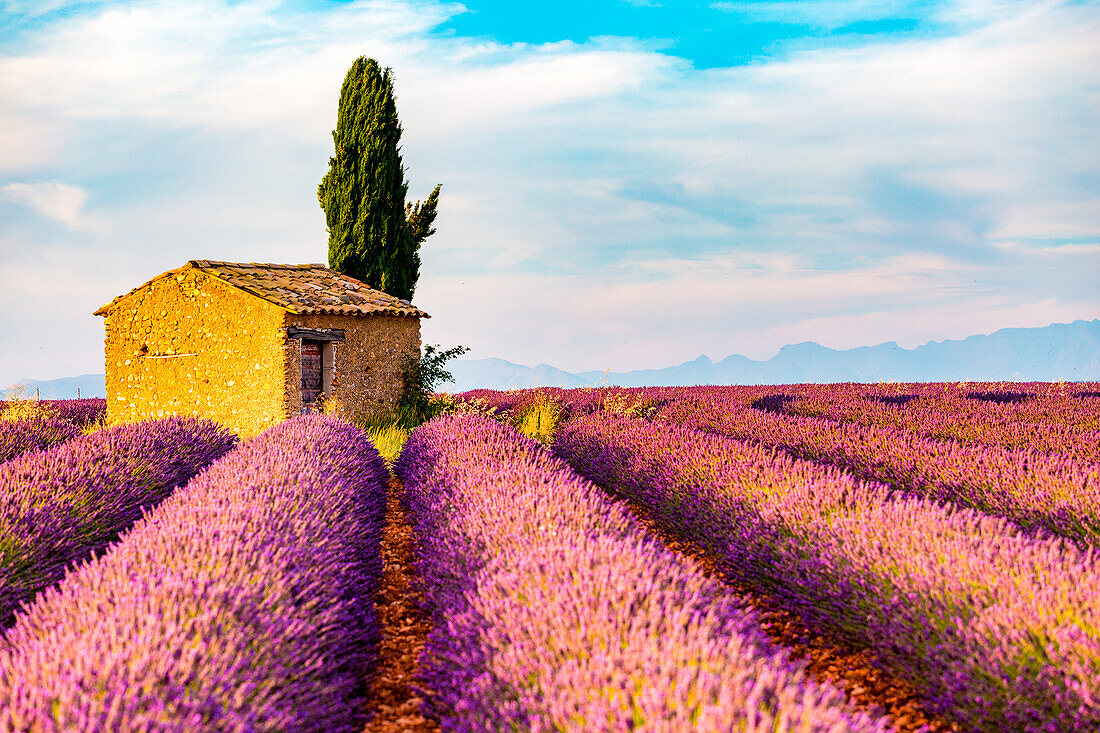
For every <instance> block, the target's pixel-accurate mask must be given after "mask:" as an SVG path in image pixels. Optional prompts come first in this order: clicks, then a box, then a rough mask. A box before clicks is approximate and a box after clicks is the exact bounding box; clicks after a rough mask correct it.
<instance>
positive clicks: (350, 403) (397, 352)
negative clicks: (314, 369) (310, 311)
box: [283, 313, 420, 420]
mask: <svg viewBox="0 0 1100 733" xmlns="http://www.w3.org/2000/svg"><path fill="white" fill-rule="evenodd" d="M291 326H296V327H298V328H310V329H341V330H343V332H344V341H343V342H336V343H335V346H334V347H333V348H334V349H335V353H334V355H333V362H334V363H333V369H334V373H333V382H332V395H331V396H330V399H331V400H332V401H334V404H335V405H336V412H337V414H340V415H343V416H344V417H347V418H348V419H351V420H362V419H368V418H371V417H374V416H377V415H383V414H388V413H392V411H393V410H394V408H395V407H397V402H398V400H399V398H400V397H401V389H402V383H401V372H402V370H403V368H404V364H405V360H406V359H407V358H409V357H412V358H419V356H420V321H419V319H417V318H412V317H409V316H392V315H382V314H378V315H370V316H350V315H327V314H319V315H293V314H290V313H287V314H286V316H285V320H284V323H283V327H284V329H285V328H289V327H291ZM284 333H285V331H284ZM300 346H301V342H300V341H299V340H298V339H291V338H286V339H285V340H284V343H283V348H284V352H285V354H286V361H285V365H286V371H285V374H286V377H285V384H286V391H285V404H286V409H287V412H288V414H291V415H295V414H297V413H298V412H299V411H300V410H301V409H302V395H301V378H302V366H301V360H300V358H301V357H300V351H299V350H300Z"/></svg>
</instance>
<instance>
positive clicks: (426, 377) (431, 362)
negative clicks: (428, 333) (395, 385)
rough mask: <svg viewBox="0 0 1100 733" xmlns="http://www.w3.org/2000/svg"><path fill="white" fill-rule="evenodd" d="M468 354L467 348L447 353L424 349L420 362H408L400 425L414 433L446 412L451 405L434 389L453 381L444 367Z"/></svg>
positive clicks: (403, 378)
mask: <svg viewBox="0 0 1100 733" xmlns="http://www.w3.org/2000/svg"><path fill="white" fill-rule="evenodd" d="M469 350H470V349H469V348H467V347H465V346H454V347H452V348H450V349H447V350H446V351H440V350H439V346H425V347H424V353H423V354H422V355H421V356H420V358H419V359H416V358H411V359H409V360H408V361H406V362H405V368H404V370H403V373H402V381H403V382H404V388H403V390H402V393H401V400H400V401H399V402H398V404H397V423H398V424H399V425H401V426H402V427H404V428H408V429H411V428H414V427H416V426H417V425H419V424H420V423H423V422H427V421H428V420H431V419H432V418H433V417H435V416H436V415H440V414H443V413H444V412H446V411H447V407H448V403H447V402H446V401H445V400H443V399H441V398H439V397H436V396H435V388H436V387H438V386H439V385H440V384H443V383H444V382H448V381H450V379H451V373H450V372H448V371H447V370H446V369H445V368H444V367H443V365H444V364H446V363H447V362H448V361H450V360H451V359H454V358H455V357H456V356H461V355H462V354H465V353H466V352H467V351H469Z"/></svg>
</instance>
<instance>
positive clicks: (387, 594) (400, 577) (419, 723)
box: [363, 478, 439, 733]
mask: <svg viewBox="0 0 1100 733" xmlns="http://www.w3.org/2000/svg"><path fill="white" fill-rule="evenodd" d="M401 490H402V489H401V484H400V482H398V481H397V479H395V478H391V479H390V493H389V499H388V503H387V506H386V528H385V530H384V532H383V535H382V586H381V588H380V589H379V596H378V604H377V608H378V615H379V621H380V622H381V624H382V643H381V647H380V649H379V667H378V671H377V674H376V676H375V678H374V682H373V684H372V686H371V692H370V697H369V699H368V706H369V709H370V710H373V711H375V713H374V717H373V718H371V720H370V721H369V722H368V723H367V725H366V727H365V728H364V729H363V733H397V732H399V731H400V732H401V733H428V732H429V731H430V732H432V733H434V732H435V731H438V730H439V725H438V724H437V723H436V722H435V721H433V720H429V719H427V718H425V717H423V716H422V715H421V714H420V696H419V693H418V692H417V690H416V688H415V686H414V682H415V679H416V675H417V671H418V669H419V660H420V653H421V652H422V651H423V649H424V644H425V642H426V641H427V638H428V632H429V630H430V626H429V623H428V620H427V618H426V616H425V615H424V614H422V613H421V611H420V604H419V600H420V599H419V598H418V597H417V593H416V592H415V589H414V586H413V583H412V581H413V579H414V578H415V577H416V568H415V567H414V566H413V548H412V527H411V526H410V525H409V522H408V520H407V518H406V517H405V511H404V509H403V508H402V507H401V501H400V495H401Z"/></svg>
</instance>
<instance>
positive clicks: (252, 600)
mask: <svg viewBox="0 0 1100 733" xmlns="http://www.w3.org/2000/svg"><path fill="white" fill-rule="evenodd" d="M386 482H387V473H386V468H385V465H384V463H383V461H382V458H381V457H380V456H379V455H378V452H377V451H376V450H375V449H374V447H373V445H371V443H370V441H369V440H368V438H367V436H366V435H365V434H364V433H363V432H361V431H360V430H358V429H356V428H354V427H353V426H351V425H350V424H348V423H346V422H343V421H341V420H338V419H336V418H333V417H325V416H315V415H311V416H303V417H299V418H295V419H293V420H289V421H287V422H285V423H282V424H280V425H278V426H276V427H274V428H272V429H270V430H268V431H267V432H266V433H263V434H261V435H260V436H257V437H256V438H254V439H252V440H250V441H248V442H247V443H245V444H244V445H242V446H241V447H240V448H239V449H238V450H236V451H233V452H232V453H230V454H229V455H227V456H225V457H224V458H222V459H221V460H219V461H218V462H217V463H215V464H214V465H213V466H212V467H211V468H210V469H209V470H207V471H206V472H204V473H202V474H201V475H199V476H198V477H196V478H195V479H194V480H192V481H191V482H190V483H189V484H188V485H187V486H185V487H183V488H181V489H179V490H178V491H176V493H175V494H174V495H173V496H172V497H171V498H169V499H168V500H167V501H166V502H164V503H163V504H162V505H161V506H160V507H159V508H158V509H156V510H155V511H154V512H152V513H151V514H149V515H148V516H147V517H146V518H145V519H144V520H142V521H141V522H140V523H139V524H138V525H137V526H136V527H134V529H133V530H132V531H131V532H130V533H129V534H127V535H126V537H125V538H124V539H123V540H122V541H121V542H119V543H118V544H116V545H114V546H113V547H112V548H111V549H110V550H109V551H108V552H107V553H106V554H104V555H103V556H101V557H100V558H98V559H97V560H95V561H93V562H91V563H88V564H85V565H82V566H81V567H80V568H78V569H77V570H75V571H73V572H72V573H70V574H69V575H68V576H66V578H65V580H64V581H63V582H62V583H61V584H60V585H58V586H57V587H55V588H51V589H50V590H48V591H46V592H45V593H43V594H42V595H41V596H40V597H39V598H38V600H37V601H36V602H35V603H34V604H33V605H32V606H31V607H30V608H29V609H28V610H27V612H26V613H25V614H21V615H20V616H19V618H18V620H17V621H16V623H15V625H14V626H12V627H11V628H10V629H9V630H8V632H7V634H6V637H5V640H4V642H3V644H2V645H0V730H4V731H12V730H26V729H30V730H43V731H45V730H85V731H92V730H157V731H195V730H226V731H253V730H266V731H350V730H360V729H361V728H362V726H363V723H364V721H365V719H366V710H365V709H364V706H363V697H362V694H363V691H364V684H365V681H366V680H367V679H368V674H369V672H370V669H371V666H372V660H373V654H374V649H375V647H376V644H377V639H378V621H377V618H376V614H375V611H374V604H373V595H374V592H375V590H376V587H377V584H378V581H379V578H380V576H381V571H382V560H381V545H380V543H381V532H382V523H383V518H384V510H385V502H386V490H387V483H386Z"/></svg>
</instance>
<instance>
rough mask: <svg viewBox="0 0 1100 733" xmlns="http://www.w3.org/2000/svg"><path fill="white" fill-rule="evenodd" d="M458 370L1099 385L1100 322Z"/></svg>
mask: <svg viewBox="0 0 1100 733" xmlns="http://www.w3.org/2000/svg"><path fill="white" fill-rule="evenodd" d="M459 364H461V366H459ZM500 365H506V368H505V367H502V366H500ZM490 366H491V367H492V370H491V371H490V370H489V367H490ZM455 367H456V368H454V369H452V370H451V371H452V373H453V374H454V375H455V382H454V385H453V386H449V387H448V389H451V390H453V391H456V392H459V391H463V390H466V389H474V388H475V387H486V388H490V389H508V388H515V387H521V386H526V387H532V386H561V387H578V386H587V385H596V384H614V385H619V386H623V387H640V386H668V385H694V384H790V383H797V382H884V381H908V382H942V381H1002V380H1012V381H1058V380H1061V379H1064V380H1066V381H1093V380H1100V319H1096V320H1092V321H1074V322H1073V323H1056V324H1053V325H1050V326H1044V327H1042V328H1004V329H1001V330H1000V331H997V332H995V333H992V334H989V335H984V336H970V337H968V338H965V339H961V340H957V341H951V340H948V341H929V342H928V343H927V344H924V345H922V346H918V347H916V348H914V349H903V348H902V347H900V346H898V345H897V344H896V343H894V342H892V341H889V342H887V343H884V344H879V345H877V346H862V347H859V348H855V349H844V350H837V349H830V348H827V347H825V346H821V345H820V344H816V343H814V342H812V341H807V342H804V343H801V344H790V345H787V346H784V347H783V348H781V349H780V350H779V353H778V354H776V355H775V356H773V357H772V358H771V359H765V360H762V361H756V360H754V359H749V358H747V357H744V356H741V355H738V354H734V355H733V356H728V357H726V358H725V359H722V360H721V361H719V362H717V363H716V362H712V361H711V360H710V359H708V358H707V357H706V356H700V357H698V358H697V359H694V360H693V361H686V362H684V363H683V364H678V365H676V366H670V367H665V368H664V369H642V370H637V371H631V372H602V371H586V372H580V373H577V374H570V373H569V372H563V371H560V370H555V369H553V367H547V366H546V365H545V364H542V365H539V367H537V368H536V369H531V368H529V367H525V366H521V365H518V364H512V363H511V362H506V361H503V360H501V359H481V360H469V361H464V362H460V363H455ZM536 374H537V375H538V376H537V377H536ZM555 375H557V376H556V377H555ZM505 376H506V378H505Z"/></svg>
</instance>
